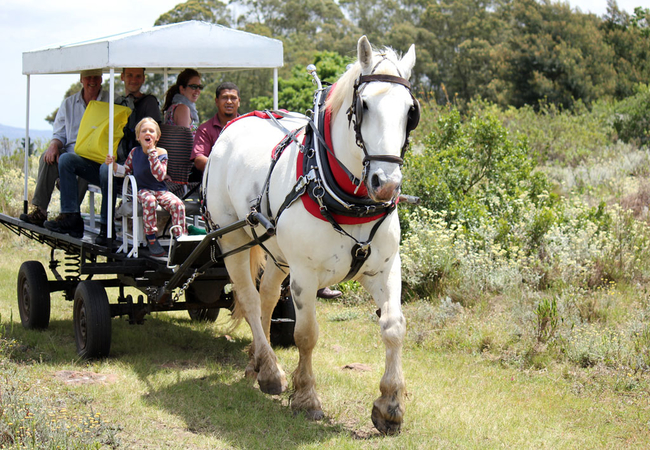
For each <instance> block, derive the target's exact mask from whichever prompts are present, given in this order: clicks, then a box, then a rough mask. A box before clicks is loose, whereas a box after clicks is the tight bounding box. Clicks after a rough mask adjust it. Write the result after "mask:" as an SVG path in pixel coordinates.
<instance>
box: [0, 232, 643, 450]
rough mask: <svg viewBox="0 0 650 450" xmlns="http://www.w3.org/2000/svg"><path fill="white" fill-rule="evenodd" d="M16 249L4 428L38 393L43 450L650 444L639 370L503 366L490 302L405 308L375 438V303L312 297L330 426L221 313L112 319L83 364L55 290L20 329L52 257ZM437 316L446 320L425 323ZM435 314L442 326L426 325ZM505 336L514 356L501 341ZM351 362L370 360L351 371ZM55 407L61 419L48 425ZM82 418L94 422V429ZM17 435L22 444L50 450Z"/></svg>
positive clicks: (10, 276)
mask: <svg viewBox="0 0 650 450" xmlns="http://www.w3.org/2000/svg"><path fill="white" fill-rule="evenodd" d="M12 248H20V249H21V251H20V254H21V256H20V257H18V258H17V261H11V260H9V258H5V259H3V261H2V262H0V279H1V280H2V281H1V282H0V329H2V332H1V333H0V336H3V337H2V342H3V346H2V347H0V349H1V350H0V355H1V356H0V379H1V380H2V384H1V387H0V392H2V395H3V396H2V400H0V410H1V411H3V414H1V415H0V436H7V435H10V436H13V438H14V439H16V429H15V428H12V427H14V425H15V424H16V423H17V422H16V420H17V419H16V418H17V417H19V416H20V413H21V412H22V413H24V411H26V408H27V407H25V404H27V403H30V404H36V403H38V408H35V409H34V414H38V415H39V416H38V417H37V419H33V420H32V421H31V422H30V423H33V424H34V425H33V429H34V430H36V431H38V430H41V431H40V436H41V437H44V438H45V439H46V440H45V441H44V442H45V443H46V444H45V446H46V447H49V448H56V447H57V446H59V447H61V448H111V447H113V448H206V449H207V448H210V449H212V448H219V449H220V448H223V449H231V448H240V449H249V448H301V449H302V448H304V449H312V448H313V449H316V448H323V447H325V448H355V449H356V448H373V449H374V448H409V449H411V448H413V449H419V448H422V449H428V448H449V447H452V448H503V447H506V448H614V447H615V448H643V447H647V446H648V445H650V426H649V425H650V401H649V400H648V398H649V396H648V389H647V386H648V385H647V381H648V380H647V376H646V375H645V374H642V373H637V374H629V375H628V374H621V373H618V372H616V371H608V370H607V368H605V367H603V366H595V367H587V368H580V367H578V366H576V365H573V364H570V363H569V362H556V361H555V360H553V361H551V362H550V363H549V364H547V366H546V367H544V368H542V369H541V370H537V369H534V368H530V367H528V368H525V367H523V366H518V365H515V364H508V363H507V362H506V363H504V360H503V358H500V357H499V356H500V355H499V351H497V350H496V349H495V348H496V347H497V345H496V344H497V342H495V343H494V347H492V348H491V349H490V348H489V347H488V348H485V347H484V350H483V351H481V350H480V348H481V344H480V342H479V341H480V338H477V337H476V336H483V335H485V334H486V332H485V330H483V331H480V330H479V328H480V327H479V325H480V322H481V320H493V319H490V317H492V314H491V313H490V312H489V311H490V307H489V306H488V305H483V306H482V307H481V308H478V307H477V308H476V311H474V312H472V313H471V314H470V313H469V312H468V310H465V311H463V310H455V309H454V308H452V307H450V306H449V305H442V306H440V307H435V306H432V304H431V303H424V302H412V303H408V304H406V305H405V307H404V310H405V315H406V317H407V320H409V321H410V324H409V333H408V338H407V340H406V342H405V347H404V355H403V364H404V373H405V376H406V380H407V390H408V398H407V401H406V417H405V422H404V425H403V429H402V433H401V434H400V435H399V436H395V437H383V436H380V435H379V434H378V433H377V432H376V431H375V430H374V428H373V426H372V423H371V421H370V410H371V406H372V402H373V400H374V399H375V398H376V397H377V396H378V393H379V389H378V386H379V380H380V378H381V375H382V373H383V367H384V348H383V344H382V342H381V338H380V335H379V330H378V326H377V317H376V315H375V312H374V311H375V307H374V305H372V304H370V303H368V302H363V301H358V302H356V303H355V304H348V305H342V304H341V303H339V302H321V303H320V304H319V305H318V315H319V323H320V340H319V343H318V346H317V347H316V351H315V357H314V370H315V373H316V377H317V389H318V392H319V394H320V396H321V400H322V402H323V408H324V411H325V415H326V418H325V420H323V421H322V422H310V421H308V420H306V419H305V418H304V417H302V416H300V415H298V416H294V415H293V414H292V412H291V409H290V407H289V393H285V394H282V395H280V396H268V395H265V394H263V393H261V392H260V391H259V390H258V389H257V388H256V387H253V386H252V385H251V384H250V383H249V382H248V381H246V380H245V379H244V378H243V371H244V367H245V365H246V363H247V355H246V346H247V345H248V343H249V342H250V332H249V330H248V329H247V328H246V327H244V326H241V327H239V328H237V329H236V330H234V331H232V332H230V331H229V325H230V324H229V323H228V321H227V314H226V313H225V312H222V314H221V315H220V317H219V319H218V320H217V322H216V323H214V324H205V323H193V322H191V321H190V320H189V318H188V316H187V314H186V313H185V312H177V313H158V314H155V315H153V316H148V317H147V320H146V322H145V324H144V325H129V324H128V322H127V321H126V320H124V319H119V318H115V319H113V321H112V326H113V341H112V348H111V356H110V357H109V358H107V359H105V360H102V361H96V362H90V363H86V362H82V361H79V360H78V359H77V356H76V351H75V345H74V339H73V330H72V320H71V319H72V309H71V306H72V305H71V303H69V302H67V301H65V300H64V299H63V297H62V295H61V294H60V293H55V294H53V295H52V319H51V324H50V327H49V329H48V330H46V331H43V332H38V331H31V330H24V329H23V328H22V326H21V325H20V322H19V315H18V310H17V304H16V292H15V290H16V288H15V283H16V276H17V271H18V267H19V262H20V261H21V260H23V259H40V260H42V261H44V259H43V258H45V257H47V252H46V251H45V249H42V248H40V247H38V246H35V245H34V244H32V243H29V242H16V241H14V240H13V238H12V239H8V238H7V237H6V236H5V237H4V239H2V248H1V250H2V253H3V254H5V255H7V254H10V253H11V249H12ZM112 295H115V293H112V292H110V291H109V296H112ZM439 308H441V309H439ZM450 309H451V310H452V311H455V313H452V312H450V311H449V310H450ZM479 310H480V311H479ZM468 314H469V315H468ZM472 314H476V317H475V316H473V315H472ZM441 316H444V320H442V319H440V317H441ZM435 317H437V318H438V319H440V320H436V321H433V322H427V318H435ZM427 323H430V324H433V325H435V326H430V327H428V328H427ZM492 326H493V327H495V328H496V329H500V328H501V326H502V325H498V323H495V324H493V325H492ZM477 330H479V331H477ZM424 331H427V333H424ZM422 333H424V336H425V337H423V334H422ZM477 333H478V334H477ZM531 333H532V331H531ZM226 334H227V336H226ZM463 334H465V336H466V339H467V341H472V342H475V343H474V344H471V345H469V344H468V345H451V344H454V343H455V344H458V343H459V342H461V341H460V336H462V335H463ZM472 335H475V336H474V337H472V338H471V339H470V338H469V337H467V336H472ZM495 335H496V333H495ZM443 336H446V337H443ZM495 339H496V337H495ZM444 342H446V343H447V345H445V344H444ZM499 345H500V347H499V348H501V349H502V350H501V351H505V350H503V349H504V347H503V345H505V344H504V343H501V344H499ZM277 355H278V358H279V360H280V362H281V363H282V365H283V367H284V369H285V371H286V372H287V374H289V373H290V372H291V371H292V370H293V369H294V368H295V366H296V364H297V350H296V349H295V348H290V349H278V350H277ZM352 363H360V364H363V365H365V366H366V367H367V368H368V369H369V370H349V369H344V368H343V367H344V366H345V365H348V364H352ZM63 370H70V371H82V372H93V373H99V374H104V375H107V376H110V377H111V378H112V380H111V381H109V382H106V383H96V384H79V385H68V384H64V383H63V382H61V381H60V380H58V379H57V377H56V376H55V375H56V374H57V372H60V371H63ZM9 392H11V393H12V394H8V393H9ZM10 402H11V404H10ZM16 402H18V405H19V406H18V407H16V405H15V404H16ZM21 402H22V403H21ZM62 410H63V412H62ZM16 411H17V412H16ZM53 417H54V418H56V423H60V424H61V425H60V426H61V427H62V428H60V429H59V430H58V431H56V433H55V432H51V431H47V432H46V430H50V428H48V424H49V421H50V420H51V418H53ZM23 418H24V414H23ZM89 418H100V419H101V420H100V421H98V422H97V424H95V423H92V422H90V421H89ZM9 423H12V424H13V425H9ZM66 426H69V427H70V428H66ZM91 426H95V428H90V427H91ZM80 430H81V431H80ZM85 430H88V431H85ZM3 433H4V434H3ZM47 433H49V434H47ZM81 436H84V437H83V439H82V438H81ZM0 442H2V441H1V440H0ZM16 442H17V441H16ZM21 442H22V444H24V446H25V447H27V448H41V447H43V446H44V444H43V443H42V442H41V443H38V442H37V443H36V444H34V445H32V443H31V441H21ZM3 444H4V445H5V447H7V446H10V445H8V444H7V443H6V442H3ZM14 446H15V448H18V447H19V445H17V444H14Z"/></svg>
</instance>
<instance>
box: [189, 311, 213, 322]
mask: <svg viewBox="0 0 650 450" xmlns="http://www.w3.org/2000/svg"><path fill="white" fill-rule="evenodd" d="M187 313H188V314H189V315H190V318H191V319H192V321H194V322H216V320H217V317H219V308H201V309H188V310H187Z"/></svg>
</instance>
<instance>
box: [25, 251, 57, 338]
mask: <svg viewBox="0 0 650 450" xmlns="http://www.w3.org/2000/svg"><path fill="white" fill-rule="evenodd" d="M18 311H19V312H20V322H21V323H22V325H23V327H25V328H27V329H35V330H39V329H45V328H47V327H48V326H49V324H50V286H49V284H48V281H47V274H46V273H45V268H43V264H41V263H40V262H38V261H25V262H24V263H22V265H21V266H20V270H19V271H18Z"/></svg>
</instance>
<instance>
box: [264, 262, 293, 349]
mask: <svg viewBox="0 0 650 450" xmlns="http://www.w3.org/2000/svg"><path fill="white" fill-rule="evenodd" d="M286 277H287V274H286V273H285V272H283V271H282V270H281V269H280V268H278V266H276V265H275V264H273V263H271V262H269V263H268V264H267V265H266V268H265V269H264V273H263V274H262V279H261V280H260V300H261V308H262V328H263V329H264V334H265V336H266V340H267V341H268V342H271V340H270V339H271V338H270V334H271V316H272V315H273V311H274V310H275V307H276V305H277V304H278V300H279V299H280V294H281V289H280V288H281V286H282V281H283V280H284V279H285V278H286Z"/></svg>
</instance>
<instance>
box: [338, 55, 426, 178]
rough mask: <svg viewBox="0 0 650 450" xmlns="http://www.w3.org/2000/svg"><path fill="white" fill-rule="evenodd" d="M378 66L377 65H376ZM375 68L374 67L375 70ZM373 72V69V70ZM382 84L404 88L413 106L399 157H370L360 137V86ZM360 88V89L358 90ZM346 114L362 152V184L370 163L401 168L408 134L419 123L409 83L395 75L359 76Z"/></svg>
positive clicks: (361, 120) (361, 111)
mask: <svg viewBox="0 0 650 450" xmlns="http://www.w3.org/2000/svg"><path fill="white" fill-rule="evenodd" d="M377 65H378V64H377ZM376 67H377V66H375V68H376ZM373 70H374V69H373ZM376 81H378V82H383V83H393V84H400V85H402V86H404V87H405V88H406V89H407V90H408V91H409V94H410V95H411V100H412V101H413V104H412V105H411V108H410V109H409V112H408V118H407V122H406V137H405V139H404V144H403V145H402V150H401V153H400V156H394V155H370V154H369V153H368V150H367V149H366V144H365V143H364V141H363V136H362V135H361V124H362V123H363V100H361V91H363V87H364V86H362V85H364V84H367V83H372V82H376ZM360 88H361V89H360ZM347 114H348V123H352V121H353V120H354V133H355V139H356V144H357V146H359V148H361V150H363V153H364V157H363V173H362V176H361V180H360V182H361V183H362V182H364V181H365V178H366V176H367V173H368V165H369V164H370V162H371V161H384V162H388V163H394V164H399V165H400V166H402V164H404V155H405V153H406V150H407V149H408V143H409V134H410V133H411V131H413V130H414V129H415V128H416V127H417V126H418V123H419V122H420V103H419V102H418V101H417V99H416V98H415V97H413V93H412V92H411V83H409V81H408V80H407V79H405V78H403V77H398V76H395V75H385V74H370V75H360V76H359V78H357V80H356V81H355V83H354V89H353V91H352V104H351V105H350V108H349V109H348V111H347Z"/></svg>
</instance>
